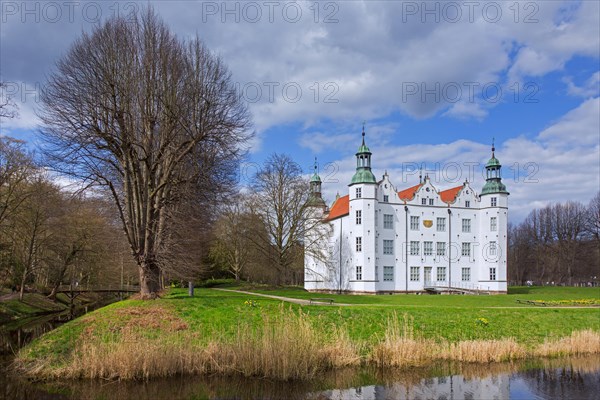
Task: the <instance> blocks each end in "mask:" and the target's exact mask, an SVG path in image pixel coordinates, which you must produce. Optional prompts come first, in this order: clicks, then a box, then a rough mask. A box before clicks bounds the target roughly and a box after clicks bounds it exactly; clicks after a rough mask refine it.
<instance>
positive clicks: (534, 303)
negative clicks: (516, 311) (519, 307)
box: [517, 300, 547, 307]
mask: <svg viewBox="0 0 600 400" xmlns="http://www.w3.org/2000/svg"><path fill="white" fill-rule="evenodd" d="M517 303H520V304H529V305H530V306H531V305H533V306H544V307H545V306H547V304H546V303H544V302H543V301H533V300H517Z"/></svg>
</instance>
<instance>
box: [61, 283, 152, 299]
mask: <svg viewBox="0 0 600 400" xmlns="http://www.w3.org/2000/svg"><path fill="white" fill-rule="evenodd" d="M139 291H140V287H139V286H133V285H124V286H98V287H94V286H60V287H59V288H58V290H57V291H56V293H57V294H58V293H63V294H65V295H67V297H69V299H70V300H71V301H73V299H74V298H76V297H77V296H79V295H80V294H83V293H119V294H121V293H137V292H139Z"/></svg>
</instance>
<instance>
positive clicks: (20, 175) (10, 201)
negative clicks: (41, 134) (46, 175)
mask: <svg viewBox="0 0 600 400" xmlns="http://www.w3.org/2000/svg"><path fill="white" fill-rule="evenodd" d="M35 172H36V170H35V166H34V163H33V158H32V156H31V154H28V153H27V151H26V150H25V143H24V142H23V141H21V140H17V139H13V138H10V137H8V136H0V231H1V229H2V222H3V221H4V220H5V219H6V218H7V217H8V216H9V215H10V214H11V213H14V212H15V211H16V209H17V208H19V206H20V205H21V204H22V203H23V201H25V199H26V198H27V197H28V196H30V194H31V193H30V191H28V190H26V186H27V185H26V183H27V180H28V179H30V178H32V177H33V175H34V174H35Z"/></svg>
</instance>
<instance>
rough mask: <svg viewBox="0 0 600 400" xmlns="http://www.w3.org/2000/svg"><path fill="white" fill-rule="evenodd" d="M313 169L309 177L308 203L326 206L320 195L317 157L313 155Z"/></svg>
mask: <svg viewBox="0 0 600 400" xmlns="http://www.w3.org/2000/svg"><path fill="white" fill-rule="evenodd" d="M314 169H315V172H314V173H313V176H312V178H310V197H309V199H308V205H310V206H315V207H326V206H327V205H326V204H325V201H324V200H323V197H322V196H321V177H320V176H319V166H318V164H317V157H315V164H314Z"/></svg>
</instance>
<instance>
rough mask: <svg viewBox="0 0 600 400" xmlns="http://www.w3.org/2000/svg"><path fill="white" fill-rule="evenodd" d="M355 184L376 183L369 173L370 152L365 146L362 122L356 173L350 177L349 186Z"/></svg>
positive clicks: (373, 176) (371, 173)
mask: <svg viewBox="0 0 600 400" xmlns="http://www.w3.org/2000/svg"><path fill="white" fill-rule="evenodd" d="M355 183H377V180H376V179H375V175H373V172H371V150H369V148H368V147H367V145H366V144H365V124H364V122H363V130H362V144H361V145H360V147H359V148H358V152H357V153H356V173H355V174H354V176H353V177H352V181H351V183H350V184H351V185H353V184H355Z"/></svg>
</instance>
